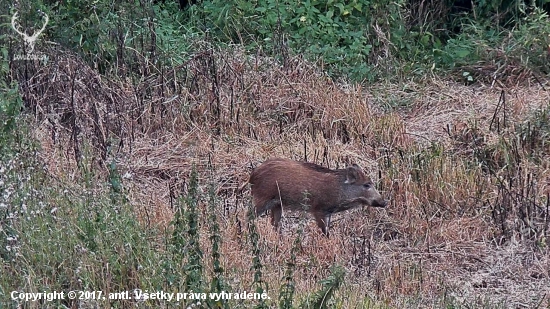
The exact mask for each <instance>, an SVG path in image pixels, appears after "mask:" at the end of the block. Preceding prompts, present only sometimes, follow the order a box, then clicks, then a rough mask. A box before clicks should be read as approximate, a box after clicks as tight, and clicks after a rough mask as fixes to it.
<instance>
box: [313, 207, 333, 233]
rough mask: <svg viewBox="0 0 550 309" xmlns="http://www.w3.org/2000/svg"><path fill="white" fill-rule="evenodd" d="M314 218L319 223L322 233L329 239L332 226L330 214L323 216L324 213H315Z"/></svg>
mask: <svg viewBox="0 0 550 309" xmlns="http://www.w3.org/2000/svg"><path fill="white" fill-rule="evenodd" d="M313 217H314V218H315V221H316V222H317V226H318V227H319V228H321V231H322V232H323V234H325V236H326V237H328V234H329V233H328V228H329V224H330V214H322V213H313Z"/></svg>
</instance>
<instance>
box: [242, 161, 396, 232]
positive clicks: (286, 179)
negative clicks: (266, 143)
mask: <svg viewBox="0 0 550 309" xmlns="http://www.w3.org/2000/svg"><path fill="white" fill-rule="evenodd" d="M249 183H250V184H251V191H252V197H253V200H254V206H255V207H256V215H261V214H263V213H264V212H266V211H267V210H270V211H271V223H272V224H273V226H274V227H275V228H278V225H279V222H280V221H281V215H282V209H283V208H285V209H290V210H306V209H307V211H309V212H310V213H311V214H313V217H314V218H315V221H316V222H317V225H318V226H319V227H320V228H321V230H322V231H323V233H324V234H325V235H326V236H328V234H329V232H328V224H329V222H330V215H331V214H333V213H336V212H341V211H345V210H348V209H351V208H354V207H358V206H362V205H367V206H374V207H385V206H386V205H387V203H388V202H387V201H386V200H384V198H383V197H382V196H381V195H380V193H378V191H377V190H376V189H375V188H374V185H373V183H372V181H371V180H370V179H369V178H368V177H366V176H365V174H364V173H363V171H362V170H361V168H360V167H359V166H357V165H355V164H354V165H352V166H349V167H348V168H346V169H339V170H331V169H328V168H324V167H322V166H319V165H316V164H313V163H305V162H297V161H292V160H286V159H270V160H267V161H265V162H264V163H263V164H262V165H260V166H258V167H257V168H255V169H254V171H253V172H252V174H251V175H250V179H249Z"/></svg>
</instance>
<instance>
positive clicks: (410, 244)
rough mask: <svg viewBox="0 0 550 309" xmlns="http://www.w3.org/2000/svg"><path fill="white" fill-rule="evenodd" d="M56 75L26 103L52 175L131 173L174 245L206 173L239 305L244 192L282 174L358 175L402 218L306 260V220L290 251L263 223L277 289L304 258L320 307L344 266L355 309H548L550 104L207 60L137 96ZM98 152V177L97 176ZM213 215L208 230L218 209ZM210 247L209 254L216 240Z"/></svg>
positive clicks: (291, 229) (300, 269)
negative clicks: (356, 170) (87, 156)
mask: <svg viewBox="0 0 550 309" xmlns="http://www.w3.org/2000/svg"><path fill="white" fill-rule="evenodd" d="M50 59H51V62H50V63H49V64H48V65H47V66H45V67H39V66H38V65H37V66H36V67H35V69H34V71H33V77H32V79H30V80H28V81H27V84H26V88H24V89H25V93H24V97H25V101H26V104H27V107H28V110H29V111H31V113H32V114H33V116H34V123H35V135H36V137H37V138H38V140H39V141H40V143H41V146H42V151H41V156H42V158H43V160H44V162H45V163H46V164H47V168H48V171H49V173H51V174H52V175H55V176H57V177H59V178H61V179H67V180H71V181H77V180H78V178H79V175H80V174H79V173H78V172H76V171H78V170H79V169H82V168H89V169H94V170H96V171H97V173H95V175H96V177H97V181H102V179H103V177H106V174H105V173H106V171H107V169H106V165H107V162H110V161H111V160H115V161H116V162H117V164H118V166H119V167H121V169H122V171H121V174H123V175H124V177H123V178H124V180H123V182H124V186H125V187H126V188H127V189H128V193H127V195H128V198H129V199H130V201H131V203H132V205H133V206H134V207H135V208H134V209H135V213H136V214H137V216H138V217H139V218H140V221H141V223H142V224H144V225H147V226H155V227H166V226H167V224H168V222H169V221H170V220H171V219H172V217H173V208H172V207H171V205H173V201H174V198H175V197H176V196H177V195H178V194H179V193H180V192H182V191H185V190H186V186H187V185H188V183H187V182H188V179H189V173H190V171H191V166H192V165H195V166H197V169H198V172H199V182H200V183H201V188H202V190H203V192H206V191H207V189H206V188H207V184H208V182H209V181H210V182H211V181H213V182H214V183H215V185H216V186H217V188H216V190H217V200H218V203H219V204H218V205H219V207H218V209H216V211H217V213H218V218H220V231H221V233H222V234H221V236H222V247H221V250H220V252H221V254H222V256H221V261H222V264H223V265H224V268H225V270H226V277H228V278H233V280H234V282H233V283H234V284H233V287H234V288H237V287H241V288H242V289H246V287H249V286H250V285H251V283H252V279H253V278H252V277H251V276H250V274H249V272H250V269H251V267H252V256H251V251H250V248H249V247H248V243H247V240H246V235H247V232H246V209H247V207H248V206H249V203H250V201H249V198H248V193H247V192H245V193H244V194H240V193H238V192H237V190H236V189H237V188H238V187H239V185H240V184H242V183H243V182H244V181H245V180H246V179H247V177H248V174H249V172H250V171H251V169H252V168H253V167H254V166H257V165H258V164H260V163H261V162H262V161H263V160H265V159H267V158H270V157H284V158H291V159H297V160H308V161H312V162H316V163H318V164H322V165H324V166H328V167H330V168H342V167H343V166H345V165H347V164H350V163H357V164H359V165H360V166H362V167H363V168H364V169H365V171H366V173H367V174H369V175H370V176H372V177H373V179H375V180H376V182H377V184H378V187H379V189H380V191H381V192H382V193H383V194H384V195H385V196H387V197H388V198H389V199H390V205H389V206H388V207H387V208H386V209H369V208H365V209H356V210H353V211H349V212H346V213H344V214H340V215H338V216H337V218H335V220H334V221H335V223H334V226H333V228H332V231H333V232H332V237H331V238H330V239H327V238H325V237H323V236H322V235H320V233H319V232H318V231H317V229H316V227H315V225H314V223H313V222H312V220H309V221H307V224H306V225H305V228H304V233H303V237H302V239H301V243H300V245H299V247H298V249H299V250H294V251H293V246H294V245H293V241H294V239H295V235H296V234H295V233H296V231H297V229H298V227H297V226H298V225H299V224H300V223H299V222H302V221H301V220H300V219H299V218H296V215H295V214H292V213H289V214H285V217H286V218H285V219H284V220H283V233H282V236H279V235H278V234H277V233H276V232H275V231H273V230H272V228H271V227H270V226H269V223H268V220H266V219H263V218H259V219H257V220H256V221H255V222H256V224H257V225H258V230H259V231H260V235H261V238H260V243H259V246H260V249H261V259H262V263H263V265H264V266H265V268H264V270H263V271H264V278H266V280H267V281H268V283H269V286H271V287H272V288H274V287H278V286H280V285H281V284H282V283H283V281H282V278H283V277H284V271H285V268H284V265H285V261H287V260H288V258H289V256H290V254H291V252H295V254H296V257H295V263H296V268H295V271H294V273H293V275H294V280H295V282H296V293H297V295H305V293H306V292H310V291H312V290H314V289H315V287H316V284H317V282H318V281H319V280H320V279H322V278H324V277H326V276H327V275H328V274H329V269H330V266H331V265H333V264H335V263H336V264H340V265H343V266H344V267H345V269H346V270H347V276H346V281H345V285H344V286H343V287H342V288H341V290H340V292H339V293H340V294H339V295H340V296H341V297H342V298H341V299H342V306H343V307H344V308H360V307H362V306H363V305H361V304H364V302H365V301H366V300H370V299H372V300H375V301H379V302H381V303H384V304H388V305H390V306H395V307H404V306H406V307H439V306H446V305H448V304H456V305H460V304H470V305H471V306H476V307H477V306H480V305H487V306H493V305H495V306H496V305H498V304H504V305H505V307H521V306H525V307H534V306H536V305H537V304H538V305H539V307H540V306H543V305H541V304H546V305H548V304H549V300H548V295H550V294H549V293H550V290H549V288H548V287H549V286H550V273H549V271H548V270H549V269H550V259H549V254H548V253H549V252H548V240H547V239H548V230H549V229H548V225H549V223H548V222H549V218H548V216H549V214H548V205H549V203H550V201H549V199H548V196H549V194H550V171H549V163H548V162H550V160H549V157H548V155H547V153H548V150H550V149H549V148H550V147H549V146H548V145H549V144H548V142H547V141H548V139H547V138H548V134H549V133H550V130H549V129H548V127H544V126H545V125H548V117H549V116H548V100H549V96H548V93H547V92H546V91H545V90H544V89H542V88H541V87H539V86H532V87H525V88H514V89H494V88H491V87H488V86H483V85H477V86H470V87H467V86H463V85H460V84H457V83H455V82H452V81H442V80H430V81H427V82H426V83H425V84H414V85H412V84H411V85H408V86H407V87H406V88H407V89H404V88H405V87H403V85H391V84H384V85H369V86H363V87H360V86H357V85H346V84H338V83H335V82H334V81H332V80H330V79H329V78H328V77H327V76H325V75H324V74H323V73H322V72H319V71H318V70H317V69H315V68H314V67H313V66H312V65H310V64H308V63H307V62H306V61H304V60H302V59H300V58H294V59H292V61H289V62H287V63H286V66H281V65H280V64H278V63H277V62H275V61H273V60H272V59H270V58H268V57H261V56H254V57H253V56H249V55H246V54H244V53H243V52H241V51H239V50H238V49H236V50H232V51H230V52H228V51H227V50H224V51H220V50H217V49H216V48H214V47H211V46H209V45H207V44H205V45H204V46H203V47H202V49H201V50H200V51H198V52H197V53H196V55H195V56H194V57H193V58H192V59H191V60H189V61H188V62H187V63H185V64H184V65H182V66H179V67H174V68H172V69H171V70H170V71H169V72H164V73H162V74H161V73H148V74H149V75H146V76H145V75H144V76H143V78H141V79H140V82H134V83H129V82H127V81H120V80H116V79H113V80H109V79H108V77H105V76H101V75H99V74H98V73H97V72H95V71H94V70H93V69H92V68H90V67H88V66H87V65H86V64H85V63H83V62H82V61H81V60H80V59H79V58H78V57H77V56H75V55H73V54H71V53H65V52H59V51H57V52H55V53H51V58H50ZM148 72H159V71H157V70H148ZM411 89H412V90H411ZM503 97H504V98H505V102H506V103H503V101H502V100H503ZM536 110H541V111H543V112H541V113H542V114H540V115H539V116H534V112H535V111H536ZM544 111H546V114H544ZM541 115H542V116H541ZM544 117H546V118H544ZM537 121H538V124H539V126H538V127H536V125H535V124H534V123H535V122H537ZM545 121H546V124H544V122H545ZM528 126H531V129H526V128H527V127H528ZM535 127H536V128H537V129H535ZM522 130H523V131H522ZM536 130H538V131H536ZM522 132H523V133H522ZM526 132H529V133H526ZM533 132H538V133H533ZM84 151H86V152H89V153H92V154H93V155H94V159H93V160H91V161H86V162H84V161H83V160H82V157H83V152H84ZM210 167H212V168H211V169H210ZM211 170H212V171H213V172H211ZM199 212H200V213H201V216H200V218H199V226H206V223H205V222H206V220H208V212H209V210H208V208H207V203H206V201H202V202H201V203H199ZM201 224H202V225H201ZM199 236H200V240H201V247H202V248H203V250H205V254H208V252H209V251H208V250H210V249H209V239H208V233H207V230H206V229H201V230H200V231H199ZM207 267H208V266H207ZM207 270H208V271H210V272H211V271H212V269H207ZM272 291H275V290H272ZM272 293H275V292H272ZM298 297H299V296H298Z"/></svg>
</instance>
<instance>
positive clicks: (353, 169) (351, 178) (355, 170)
mask: <svg viewBox="0 0 550 309" xmlns="http://www.w3.org/2000/svg"><path fill="white" fill-rule="evenodd" d="M361 172H362V171H361V168H360V167H359V166H358V165H357V164H353V165H352V166H350V167H348V170H347V175H346V181H345V183H349V184H353V183H355V182H356V181H357V179H359V177H360V176H359V175H360V174H361Z"/></svg>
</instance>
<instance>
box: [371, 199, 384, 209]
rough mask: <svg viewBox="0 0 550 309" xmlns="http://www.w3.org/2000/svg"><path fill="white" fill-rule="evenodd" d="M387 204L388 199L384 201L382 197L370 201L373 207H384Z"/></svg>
mask: <svg viewBox="0 0 550 309" xmlns="http://www.w3.org/2000/svg"><path fill="white" fill-rule="evenodd" d="M387 205H388V201H386V200H384V199H380V200H374V201H373V202H372V206H373V207H386V206H387Z"/></svg>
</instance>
